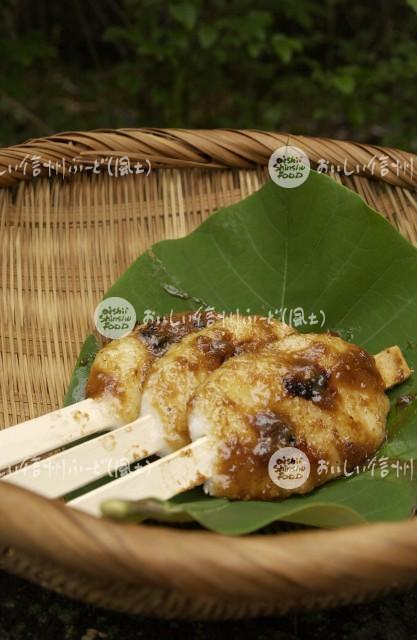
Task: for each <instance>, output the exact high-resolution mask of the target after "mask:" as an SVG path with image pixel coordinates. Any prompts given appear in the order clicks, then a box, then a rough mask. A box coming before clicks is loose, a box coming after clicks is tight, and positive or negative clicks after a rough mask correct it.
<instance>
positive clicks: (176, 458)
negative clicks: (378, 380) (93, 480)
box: [68, 346, 412, 516]
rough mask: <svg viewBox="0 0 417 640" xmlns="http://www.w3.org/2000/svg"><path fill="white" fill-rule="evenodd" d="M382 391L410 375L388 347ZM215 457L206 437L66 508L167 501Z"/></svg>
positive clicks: (93, 510) (381, 366) (194, 482)
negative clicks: (120, 501) (110, 502)
mask: <svg viewBox="0 0 417 640" xmlns="http://www.w3.org/2000/svg"><path fill="white" fill-rule="evenodd" d="M375 361H376V365H377V368H378V371H379V372H380V374H381V377H382V379H383V381H384V385H385V389H386V390H388V389H389V388H391V387H393V386H395V385H397V384H399V383H401V382H404V381H405V380H406V379H407V378H408V377H409V376H410V375H411V373H412V371H411V370H410V368H409V366H408V364H407V362H406V360H405V358H404V356H403V355H402V353H401V350H400V349H399V347H396V346H395V347H390V348H389V349H385V350H384V351H382V352H380V353H379V354H377V355H376V356H375ZM214 459H215V458H214V454H213V451H212V450H211V446H210V440H209V438H208V437H207V436H204V437H202V438H200V439H199V440H196V441H195V442H193V443H192V444H190V445H187V446H186V447H183V448H182V449H179V450H178V451H176V452H175V453H172V454H170V455H168V456H166V457H164V458H161V459H160V460H157V461H156V462H153V463H151V464H149V465H146V466H143V467H140V468H139V469H137V470H135V471H133V472H132V473H130V474H129V475H127V476H125V477H123V478H119V479H117V480H115V481H113V482H111V483H110V484H107V485H105V486H103V487H99V488H98V489H95V490H93V491H91V492H90V493H87V494H85V495H82V496H80V497H79V498H76V499H74V500H72V501H70V502H69V503H68V504H69V505H70V506H71V507H75V508H76V509H79V510H80V511H84V512H85V513H89V514H90V515H94V516H99V515H100V506H101V504H102V503H103V502H104V501H106V500H109V499H112V498H120V499H123V500H141V499H144V498H157V499H160V500H168V499H169V498H172V497H174V496H175V495H178V494H179V493H182V492H183V491H188V490H190V489H193V488H194V487H196V486H199V485H201V484H204V482H205V481H206V480H208V479H209V478H210V477H211V476H212V474H213V464H214Z"/></svg>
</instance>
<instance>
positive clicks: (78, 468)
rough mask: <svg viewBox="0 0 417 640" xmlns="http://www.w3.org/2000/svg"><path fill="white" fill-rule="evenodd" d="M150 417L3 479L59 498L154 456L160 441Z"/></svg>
mask: <svg viewBox="0 0 417 640" xmlns="http://www.w3.org/2000/svg"><path fill="white" fill-rule="evenodd" d="M153 426H154V423H153V418H151V417H150V416H145V417H143V418H138V420H135V421H134V422H131V423H129V424H127V425H125V426H123V427H119V428H118V429H114V430H112V431H111V432H108V433H105V434H103V435H100V436H98V437H96V438H94V439H93V440H89V441H88V442H84V443H82V444H80V445H78V446H75V447H72V448H70V449H67V450H65V451H62V452H59V453H56V454H54V455H51V456H49V457H47V458H43V459H40V460H37V461H36V462H34V463H32V464H29V465H27V466H21V467H20V468H18V469H16V470H15V471H12V472H11V473H9V474H7V475H6V476H5V477H4V478H3V480H4V481H5V482H9V483H11V484H14V485H17V486H19V487H22V488H23V489H30V490H31V491H34V492H35V493H38V494H40V495H42V496H44V497H46V498H59V497H61V496H64V495H66V494H67V493H70V492H72V491H75V490H76V489H79V488H80V487H83V486H85V485H87V484H89V483H90V482H93V481H94V480H98V479H100V478H103V477H104V476H106V475H117V472H118V471H119V470H120V469H125V468H127V467H128V466H129V465H130V464H132V463H133V462H136V461H137V460H142V459H143V458H147V457H148V456H150V455H152V454H154V453H156V452H157V451H159V450H160V449H161V448H162V447H163V446H164V440H163V438H162V437H161V435H160V432H157V431H156V430H155V429H154V428H153Z"/></svg>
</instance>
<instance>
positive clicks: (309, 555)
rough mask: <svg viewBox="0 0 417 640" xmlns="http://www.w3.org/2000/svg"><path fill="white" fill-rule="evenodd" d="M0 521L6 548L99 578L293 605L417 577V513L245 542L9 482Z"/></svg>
mask: <svg viewBox="0 0 417 640" xmlns="http://www.w3.org/2000/svg"><path fill="white" fill-rule="evenodd" d="M0 520H1V522H2V523H4V524H3V525H2V528H1V530H0V545H1V546H3V547H13V548H15V549H17V550H20V551H22V552H26V553H31V554H34V555H35V556H36V557H37V558H41V559H42V560H44V561H45V562H50V563H53V564H54V565H55V566H56V565H58V566H60V567H61V568H62V569H63V570H71V571H76V572H79V573H80V574H84V575H85V576H87V577H90V578H92V577H97V576H99V577H100V579H101V580H103V581H106V582H108V581H113V580H114V581H118V582H122V583H126V584H129V585H132V586H133V587H135V586H136V587H137V588H138V587H140V586H142V587H143V585H144V584H145V585H146V584H148V585H149V586H150V587H152V588H160V589H162V588H163V589H170V590H172V591H179V592H181V593H183V594H185V595H188V596H193V597H203V598H204V597H209V598H210V597H211V598H213V597H214V598H216V599H217V600H226V601H227V600H236V599H237V598H238V599H241V600H242V601H245V602H252V604H254V603H259V604H262V606H265V604H268V603H269V604H270V605H272V604H273V603H277V602H279V604H280V606H281V607H284V606H285V607H286V608H291V606H293V603H294V602H303V600H308V599H311V597H312V596H313V595H314V597H315V598H317V597H321V598H323V599H324V598H329V597H331V596H332V595H334V593H335V592H340V593H343V594H344V596H345V597H346V595H347V594H351V595H352V596H353V595H357V594H358V593H360V594H366V593H369V592H370V593H374V592H377V591H380V590H383V589H385V588H387V587H388V588H389V587H391V588H393V587H395V588H398V587H401V586H408V585H410V584H413V583H414V582H416V581H417V535H416V534H417V519H410V520H407V521H404V522H401V523H378V524H366V525H354V526H351V527H345V528H341V529H334V530H307V531H296V532H289V533H279V534H270V535H252V536H243V537H237V538H236V537H232V536H224V535H221V534H216V533H212V532H207V531H186V530H176V529H173V528H164V527H162V528H161V527H155V526H151V525H136V524H119V523H115V522H111V521H109V520H100V519H97V518H94V517H92V516H89V515H87V514H84V513H82V512H79V511H76V510H75V509H70V508H68V507H67V506H66V505H64V504H62V503H61V502H59V501H57V500H48V499H46V498H43V497H40V496H38V495H35V494H33V493H32V492H30V491H27V490H24V489H21V488H18V487H15V486H13V485H7V484H6V483H0ZM28 522H30V523H31V526H30V527H28V526H27V523H28ZM51 532H54V535H53V536H51ZM394 545H395V554H394V553H393V550H394ZM324 550H325V552H324Z"/></svg>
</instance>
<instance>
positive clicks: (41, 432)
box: [0, 398, 123, 470]
mask: <svg viewBox="0 0 417 640" xmlns="http://www.w3.org/2000/svg"><path fill="white" fill-rule="evenodd" d="M122 424H123V422H122V421H121V419H120V418H119V417H118V414H117V406H116V404H115V402H114V400H113V399H101V400H92V399H91V398H88V399H87V400H82V401H81V402H78V403H77V404H73V405H71V406H69V407H64V408H63V409H58V410H57V411H53V412H51V413H48V414H47V415H45V416H40V417H39V418H33V420H28V421H27V422H22V423H21V424H18V425H16V426H14V427H9V428H8V429H4V430H3V431H0V470H7V468H9V469H10V467H12V466H13V465H15V464H17V463H18V462H21V461H28V460H30V459H33V458H34V457H36V456H39V455H41V454H43V453H45V452H47V451H52V450H53V449H58V448H59V447H62V446H64V445H66V444H69V443H70V442H74V441H76V440H80V439H81V438H84V437H85V436H89V435H92V434H94V433H97V432H98V431H104V430H105V429H114V428H116V427H120V426H121V425H122Z"/></svg>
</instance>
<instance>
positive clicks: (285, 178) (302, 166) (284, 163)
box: [268, 146, 310, 189]
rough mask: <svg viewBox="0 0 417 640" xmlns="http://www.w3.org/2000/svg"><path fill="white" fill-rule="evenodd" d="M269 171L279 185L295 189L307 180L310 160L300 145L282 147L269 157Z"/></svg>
mask: <svg viewBox="0 0 417 640" xmlns="http://www.w3.org/2000/svg"><path fill="white" fill-rule="evenodd" d="M268 171H269V175H270V176H271V178H272V180H273V181H274V182H275V183H276V184H277V185H278V186H280V187H284V188H285V189H293V188H294V187H299V186H300V184H303V182H305V181H306V180H307V178H308V176H309V173H310V160H309V159H308V156H307V155H306V154H305V153H304V151H303V150H302V149H299V148H298V147H287V146H285V147H280V148H279V149H276V151H274V153H273V154H272V155H271V157H270V158H269V163H268Z"/></svg>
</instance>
